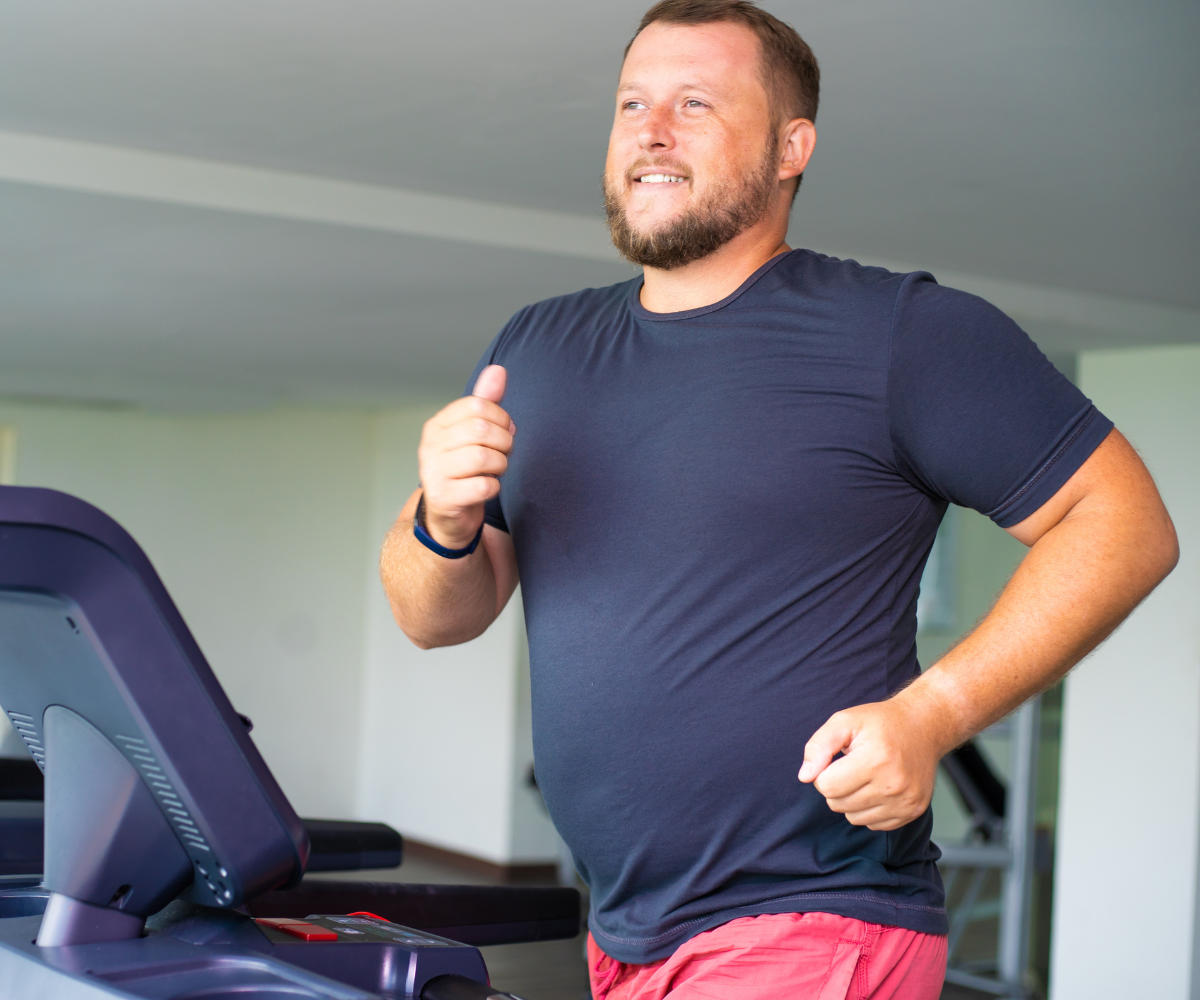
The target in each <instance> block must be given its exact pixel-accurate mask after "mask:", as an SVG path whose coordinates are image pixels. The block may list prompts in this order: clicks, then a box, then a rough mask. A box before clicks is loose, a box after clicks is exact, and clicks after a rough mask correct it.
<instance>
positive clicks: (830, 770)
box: [799, 689, 945, 830]
mask: <svg viewBox="0 0 1200 1000" xmlns="http://www.w3.org/2000/svg"><path fill="white" fill-rule="evenodd" d="M910 690H911V689H910ZM907 693H908V692H902V693H901V694H900V695H898V696H897V697H894V698H890V699H888V700H887V701H878V702H874V703H872V704H869V705H859V706H858V707H856V708H848V709H846V710H845V711H842V712H838V713H837V714H836V715H834V716H832V717H831V718H830V719H829V721H828V722H826V723H825V725H823V726H822V727H821V728H820V729H818V730H817V731H816V732H815V733H814V734H813V736H812V739H810V740H809V741H808V743H807V745H806V746H805V747H804V764H803V766H802V767H801V768H800V775H799V777H800V780H801V781H803V782H805V783H808V782H812V784H813V786H814V787H815V788H816V789H817V791H818V792H820V793H821V794H822V795H824V796H825V799H826V801H828V803H829V808H830V809H832V810H833V811H834V812H839V813H843V814H845V817H846V819H848V820H849V821H850V822H851V823H853V824H854V825H855V826H865V827H867V828H868V829H871V830H895V829H897V828H898V827H901V826H903V825H904V824H905V823H910V822H912V821H913V820H914V819H916V818H917V817H919V816H921V815H922V814H923V813H924V812H925V810H926V809H927V808H929V800H930V799H931V798H932V797H933V784H934V780H935V778H936V777H937V767H938V762H939V761H940V760H941V758H942V754H943V753H945V750H944V749H943V748H942V747H941V745H940V741H939V740H938V739H937V738H936V737H935V736H934V735H933V734H932V733H931V732H930V725H929V722H930V718H929V714H928V710H927V706H924V705H915V704H911V703H910V699H908V698H905V697H904V695H905V694H907ZM839 753H841V754H844V756H842V757H840V758H838V759H837V760H834V757H836V756H837V755H838V754H839Z"/></svg>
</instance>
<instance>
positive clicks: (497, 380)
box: [471, 365, 508, 403]
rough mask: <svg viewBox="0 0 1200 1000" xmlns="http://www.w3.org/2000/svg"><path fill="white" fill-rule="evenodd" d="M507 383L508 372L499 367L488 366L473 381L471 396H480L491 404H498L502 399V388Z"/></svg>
mask: <svg viewBox="0 0 1200 1000" xmlns="http://www.w3.org/2000/svg"><path fill="white" fill-rule="evenodd" d="M507 383H508V372H506V371H505V370H504V369H503V368H502V367H501V366H500V365H488V366H487V367H486V368H485V369H484V370H483V371H481V372H480V373H479V378H478V379H476V380H475V388H474V389H472V390H471V395H472V396H482V397H483V398H484V399H487V400H490V401H491V402H493V403H499V402H500V400H502V399H503V398H504V387H505V385H506V384H507Z"/></svg>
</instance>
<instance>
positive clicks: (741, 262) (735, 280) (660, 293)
mask: <svg viewBox="0 0 1200 1000" xmlns="http://www.w3.org/2000/svg"><path fill="white" fill-rule="evenodd" d="M786 235H787V217H786V216H785V217H784V218H783V219H782V220H777V219H764V220H763V221H762V222H760V223H758V224H757V225H754V226H751V227H750V228H749V229H746V230H744V231H743V232H741V233H739V234H738V235H737V236H735V237H734V238H733V239H732V240H730V241H729V242H728V243H726V244H725V245H724V246H723V247H721V249H720V250H717V251H716V252H715V253H711V254H709V255H708V256H707V257H704V258H702V259H700V260H697V261H693V262H692V263H691V264H687V265H685V266H684V267H677V268H673V269H672V270H670V271H662V270H659V269H658V268H654V267H646V268H643V269H642V271H643V274H644V275H645V278H644V282H643V284H642V292H641V296H640V301H641V303H642V306H643V307H644V308H646V309H648V310H650V312H661V313H666V312H681V311H683V310H685V309H699V308H701V307H702V306H710V305H712V304H713V303H714V302H720V301H721V299H723V298H725V296H727V295H730V294H732V293H733V292H735V291H737V289H738V288H739V287H740V286H741V284H742V283H743V282H744V281H745V280H746V279H747V278H749V277H750V275H752V274H753V273H754V272H755V271H757V270H758V269H759V268H760V267H762V266H763V264H765V263H766V262H767V261H769V260H770V259H771V258H772V257H775V256H777V255H778V254H781V253H786V252H787V251H788V250H790V249H791V247H789V246H788V245H787V243H785V242H784V237H785V236H786Z"/></svg>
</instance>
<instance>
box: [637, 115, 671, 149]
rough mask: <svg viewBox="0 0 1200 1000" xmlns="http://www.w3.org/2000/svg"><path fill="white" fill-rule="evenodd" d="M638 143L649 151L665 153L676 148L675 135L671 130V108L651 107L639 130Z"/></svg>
mask: <svg viewBox="0 0 1200 1000" xmlns="http://www.w3.org/2000/svg"><path fill="white" fill-rule="evenodd" d="M637 138H638V145H639V146H641V147H642V149H644V150H646V152H648V153H665V152H667V151H668V150H670V149H674V148H675V136H674V135H673V134H672V131H671V109H670V107H664V106H661V105H660V106H659V107H656V108H651V109H650V113H649V114H648V115H646V118H645V120H644V121H643V123H642V127H641V128H640V129H639V130H638V137H637Z"/></svg>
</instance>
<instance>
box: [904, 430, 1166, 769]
mask: <svg viewBox="0 0 1200 1000" xmlns="http://www.w3.org/2000/svg"><path fill="white" fill-rule="evenodd" d="M1113 446H1114V448H1116V447H1122V448H1128V447H1129V446H1128V444H1126V443H1124V440H1123V439H1120V440H1119V441H1115V442H1114V445H1113ZM1130 450H1131V449H1130ZM1139 468H1140V463H1139ZM1143 471H1144V470H1143ZM1133 485H1134V487H1135V488H1133V489H1129V490H1126V491H1124V492H1123V493H1113V492H1110V493H1109V494H1107V495H1105V494H1103V493H1099V494H1093V495H1091V496H1087V497H1085V498H1083V499H1082V500H1080V501H1079V503H1078V504H1077V506H1076V507H1075V508H1074V509H1072V510H1071V511H1070V513H1068V514H1067V515H1066V516H1065V517H1064V518H1063V519H1062V520H1061V521H1060V522H1058V523H1057V524H1056V525H1054V526H1053V527H1052V528H1050V529H1049V530H1047V531H1045V533H1044V534H1041V535H1040V537H1038V538H1037V540H1036V541H1035V542H1034V544H1033V546H1032V547H1031V549H1030V551H1029V553H1028V555H1027V556H1026V557H1025V559H1024V561H1023V562H1022V563H1021V565H1020V566H1019V567H1018V568H1017V571H1016V573H1015V574H1013V577H1012V579H1011V580H1010V581H1009V583H1008V585H1007V586H1006V587H1005V588H1004V591H1003V592H1002V593H1001V595H1000V598H999V600H998V601H997V602H996V605H995V607H994V608H993V609H992V611H991V612H990V613H989V614H988V615H987V617H986V618H984V620H983V621H982V622H981V623H980V624H979V626H978V627H977V628H976V629H975V630H974V631H973V632H972V633H971V634H970V635H969V636H967V638H966V639H964V640H963V641H962V642H961V643H960V644H959V645H958V646H956V647H955V648H954V649H952V650H951V651H950V652H949V653H947V654H946V655H945V656H944V657H943V658H942V659H941V660H940V661H939V662H938V663H936V664H934V666H933V667H931V668H930V669H929V670H927V671H926V672H925V674H924V675H923V676H922V677H921V678H920V679H919V680H917V681H916V682H915V683H914V684H913V685H911V687H910V688H908V689H906V690H905V691H903V692H901V694H900V695H898V696H897V697H900V698H903V699H906V700H910V701H912V702H913V703H914V704H918V703H923V704H924V705H925V706H926V707H927V708H928V709H929V710H930V718H931V721H930V726H931V730H932V733H931V735H934V736H935V738H936V740H937V742H938V744H939V748H940V749H941V751H942V752H943V753H944V752H946V751H948V750H950V749H952V748H953V747H955V746H957V745H958V744H960V743H962V742H963V741H964V740H966V739H968V738H969V737H970V736H972V735H974V734H975V733H977V732H978V731H979V730H981V729H983V728H985V727H986V726H988V725H990V724H991V723H992V722H995V721H996V720H997V719H999V718H1001V717H1003V716H1004V715H1006V714H1008V713H1009V712H1010V711H1012V710H1013V709H1014V708H1016V707H1017V706H1018V705H1020V704H1021V703H1022V702H1023V701H1025V700H1026V699H1027V698H1029V697H1031V696H1032V695H1034V694H1036V693H1037V692H1039V691H1041V690H1043V689H1044V688H1046V687H1048V686H1049V685H1051V684H1053V683H1054V682H1055V681H1056V680H1058V679H1059V678H1060V677H1062V676H1063V675H1064V674H1065V673H1066V672H1067V671H1068V670H1070V669H1071V667H1073V666H1074V665H1075V664H1076V663H1078V662H1079V661H1080V660H1081V659H1082V658H1083V657H1085V656H1086V655H1087V654H1088V653H1090V652H1091V651H1092V650H1093V649H1094V648H1095V647H1096V646H1097V645H1099V644H1100V642H1102V641H1103V640H1104V639H1105V637H1106V636H1108V635H1109V633H1111V632H1112V631H1113V629H1115V628H1116V627H1117V626H1118V625H1119V624H1120V623H1121V621H1122V620H1123V619H1124V618H1125V617H1126V616H1127V615H1128V614H1129V613H1130V612H1131V611H1132V610H1133V609H1134V608H1135V607H1136V606H1137V605H1138V604H1139V603H1140V602H1141V601H1142V600H1143V599H1144V598H1145V597H1146V595H1147V594H1149V593H1150V591H1151V590H1153V589H1154V587H1155V586H1157V585H1158V583H1159V582H1160V581H1161V580H1162V579H1163V577H1165V576H1166V575H1167V574H1168V573H1169V572H1170V571H1171V569H1172V568H1173V567H1174V565H1175V562H1176V560H1177V558H1178V547H1177V543H1176V540H1175V533H1174V529H1173V527H1172V526H1171V522H1170V518H1169V517H1168V516H1167V513H1166V510H1165V509H1164V508H1163V506H1162V503H1161V501H1160V500H1159V498H1158V494H1157V492H1156V491H1155V490H1154V486H1153V483H1152V482H1151V481H1150V480H1149V476H1148V475H1146V477H1145V481H1144V482H1143V483H1135V484H1133ZM935 720H937V721H935Z"/></svg>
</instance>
